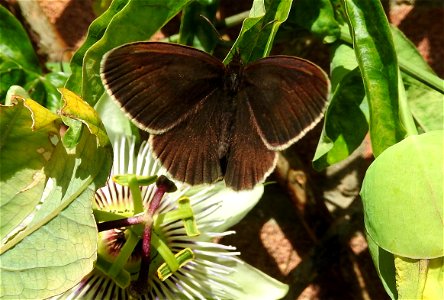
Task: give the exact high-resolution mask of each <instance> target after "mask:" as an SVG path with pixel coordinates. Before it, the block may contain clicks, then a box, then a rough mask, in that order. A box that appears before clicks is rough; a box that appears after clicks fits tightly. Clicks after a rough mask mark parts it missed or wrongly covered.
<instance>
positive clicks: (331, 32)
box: [286, 0, 341, 43]
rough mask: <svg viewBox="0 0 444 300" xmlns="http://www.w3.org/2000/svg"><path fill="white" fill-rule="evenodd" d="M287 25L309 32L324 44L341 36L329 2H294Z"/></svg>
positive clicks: (302, 0) (311, 0)
mask: <svg viewBox="0 0 444 300" xmlns="http://www.w3.org/2000/svg"><path fill="white" fill-rule="evenodd" d="M287 23H296V24H297V25H298V26H300V27H302V28H305V29H307V30H310V31H311V32H312V33H313V34H314V35H316V36H319V37H320V38H322V39H323V40H324V42H326V43H332V42H334V41H335V40H337V39H338V38H339V36H340V35H341V33H340V30H339V24H338V22H337V21H336V19H335V14H334V10H333V6H332V4H331V2H330V0H298V1H296V2H294V3H293V7H292V8H291V11H290V15H289V17H288V21H287ZM287 23H286V24H287ZM290 26H291V25H290Z"/></svg>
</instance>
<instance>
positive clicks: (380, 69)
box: [342, 0, 406, 157]
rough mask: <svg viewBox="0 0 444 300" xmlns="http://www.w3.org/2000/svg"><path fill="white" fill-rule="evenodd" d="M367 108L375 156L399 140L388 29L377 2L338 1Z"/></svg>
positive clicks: (395, 68)
mask: <svg viewBox="0 0 444 300" xmlns="http://www.w3.org/2000/svg"><path fill="white" fill-rule="evenodd" d="M342 3H343V5H344V8H345V12H346V14H347V18H348V22H349V25H350V31H351V36H352V37H353V45H354V49H355V53H356V57H357V60H358V64H359V68H360V70H361V74H362V77H363V80H364V88H365V91H366V96H367V100H368V103H369V108H370V137H371V140H372V149H373V153H374V155H375V156H376V157H377V156H378V155H380V154H381V153H382V152H383V151H384V150H385V149H387V148H388V147H390V146H391V145H394V144H396V143H397V142H399V141H400V140H402V139H403V138H404V137H405V135H406V132H405V129H404V128H403V126H402V124H401V123H400V114H399V108H398V101H399V99H398V65H397V57H396V53H395V49H394V46H393V41H392V37H391V32H390V28H389V25H388V21H387V18H386V16H385V13H384V10H383V8H382V5H381V3H380V2H379V1H362V0H342Z"/></svg>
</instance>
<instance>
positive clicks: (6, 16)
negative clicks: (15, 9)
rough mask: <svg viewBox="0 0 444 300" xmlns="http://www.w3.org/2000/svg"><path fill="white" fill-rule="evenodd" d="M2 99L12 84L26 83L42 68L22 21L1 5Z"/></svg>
mask: <svg viewBox="0 0 444 300" xmlns="http://www.w3.org/2000/svg"><path fill="white" fill-rule="evenodd" d="M0 37H1V42H0V99H1V101H3V99H4V98H5V95H6V91H7V90H8V89H9V87H10V86H11V85H22V86H23V85H24V84H25V83H26V82H27V81H29V80H32V79H33V78H36V77H37V76H38V75H39V74H40V73H41V69H40V66H39V61H38V59H37V56H36V54H35V52H34V49H33V47H32V44H31V41H30V40H29V37H28V35H27V34H26V31H25V29H24V28H23V26H22V25H21V24H20V22H19V21H18V20H17V19H16V18H15V17H14V16H13V15H12V14H11V13H10V12H9V11H8V10H7V9H6V8H5V7H3V6H0Z"/></svg>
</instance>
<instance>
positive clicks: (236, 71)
mask: <svg viewBox="0 0 444 300" xmlns="http://www.w3.org/2000/svg"><path fill="white" fill-rule="evenodd" d="M242 71H243V65H242V62H241V60H240V58H239V57H237V56H234V57H233V60H232V61H231V62H230V63H229V64H228V65H227V66H226V68H225V78H224V92H225V93H226V94H227V95H228V96H229V97H231V98H233V97H234V96H235V95H236V94H237V92H238V91H239V86H240V83H241V78H242Z"/></svg>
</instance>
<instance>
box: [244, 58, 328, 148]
mask: <svg viewBox="0 0 444 300" xmlns="http://www.w3.org/2000/svg"><path fill="white" fill-rule="evenodd" d="M240 89H241V91H240V94H242V95H243V97H244V99H245V100H246V101H247V103H248V106H249V109H250V111H251V113H252V114H253V116H254V122H255V125H257V127H258V129H259V133H260V135H261V137H262V139H263V141H264V142H265V144H266V146H267V147H268V148H269V149H272V150H283V149H285V148H287V147H288V146H289V145H290V144H292V143H294V142H296V141H297V140H298V139H299V138H301V137H302V136H303V135H304V134H305V133H306V132H307V131H308V130H309V129H311V128H312V127H314V125H316V124H317V123H318V122H319V121H320V119H321V117H322V115H323V110H324V108H325V106H326V103H327V95H328V92H329V81H328V78H327V75H326V74H325V73H324V72H323V71H322V70H321V69H320V68H319V67H318V66H316V65H315V64H313V63H311V62H309V61H306V60H304V59H301V58H297V57H291V56H272V57H267V58H263V59H260V60H258V61H255V62H253V63H251V64H249V65H247V66H246V67H245V69H244V72H243V80H242V86H241V87H240Z"/></svg>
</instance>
